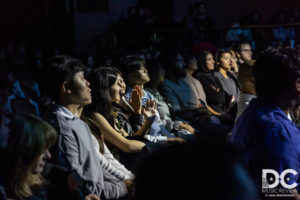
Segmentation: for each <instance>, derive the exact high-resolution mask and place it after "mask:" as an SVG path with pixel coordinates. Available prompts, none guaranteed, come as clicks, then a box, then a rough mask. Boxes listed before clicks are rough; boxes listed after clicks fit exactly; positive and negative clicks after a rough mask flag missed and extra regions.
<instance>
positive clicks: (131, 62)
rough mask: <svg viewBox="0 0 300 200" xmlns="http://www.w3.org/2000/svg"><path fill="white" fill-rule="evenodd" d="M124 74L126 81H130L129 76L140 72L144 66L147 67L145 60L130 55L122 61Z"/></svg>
mask: <svg viewBox="0 0 300 200" xmlns="http://www.w3.org/2000/svg"><path fill="white" fill-rule="evenodd" d="M121 62H122V67H121V69H122V73H123V75H124V77H125V79H126V80H127V79H128V75H129V74H131V73H134V72H136V71H138V70H139V69H140V68H141V67H142V66H145V59H144V58H141V57H139V56H136V55H129V56H126V57H124V58H123V59H122V61H121Z"/></svg>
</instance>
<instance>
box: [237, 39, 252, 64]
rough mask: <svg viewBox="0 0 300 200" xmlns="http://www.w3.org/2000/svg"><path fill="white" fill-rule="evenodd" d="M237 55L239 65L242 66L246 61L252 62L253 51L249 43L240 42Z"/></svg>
mask: <svg viewBox="0 0 300 200" xmlns="http://www.w3.org/2000/svg"><path fill="white" fill-rule="evenodd" d="M236 55H237V58H238V63H239V64H242V63H244V62H245V61H250V60H252V49H251V45H250V44H249V43H248V42H240V43H238V44H237V49H236Z"/></svg>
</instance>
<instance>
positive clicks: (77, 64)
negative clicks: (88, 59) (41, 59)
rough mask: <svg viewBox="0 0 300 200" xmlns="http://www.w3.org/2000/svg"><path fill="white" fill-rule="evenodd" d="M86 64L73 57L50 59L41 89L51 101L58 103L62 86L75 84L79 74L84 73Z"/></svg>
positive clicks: (42, 79)
mask: <svg viewBox="0 0 300 200" xmlns="http://www.w3.org/2000/svg"><path fill="white" fill-rule="evenodd" d="M85 69H86V66H85V65H84V63H83V62H82V61H80V60H78V59H76V58H73V57H71V56H55V57H52V58H50V59H49V61H48V62H47V64H46V67H45V70H44V71H43V74H42V76H41V77H42V78H41V79H40V85H41V89H42V91H43V92H44V93H46V94H47V95H48V96H49V97H50V99H51V100H53V101H57V100H58V98H59V96H60V88H61V85H62V84H63V83H64V82H65V81H67V82H69V83H70V84H72V83H73V78H74V76H75V74H76V73H77V72H80V71H84V70H85Z"/></svg>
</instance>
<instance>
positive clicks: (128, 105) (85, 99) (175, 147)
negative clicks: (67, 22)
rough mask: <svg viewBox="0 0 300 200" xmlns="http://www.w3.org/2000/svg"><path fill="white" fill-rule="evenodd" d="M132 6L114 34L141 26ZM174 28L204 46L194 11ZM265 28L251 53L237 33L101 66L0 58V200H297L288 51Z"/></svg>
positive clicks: (129, 54)
mask: <svg viewBox="0 0 300 200" xmlns="http://www.w3.org/2000/svg"><path fill="white" fill-rule="evenodd" d="M136 9H137V11H132V12H137V13H135V14H132V13H131V16H130V20H128V22H127V23H131V24H132V25H131V26H128V27H129V28H133V27H135V26H134V25H136V26H137V28H138V31H140V32H142V31H143V30H145V29H151V28H153V26H154V25H155V24H156V23H155V20H156V18H155V16H151V15H150V14H149V13H148V12H149V10H147V9H146V7H145V6H138V7H137V8H136ZM276 16H277V17H276V18H274V20H276V21H278V22H277V23H281V24H282V23H283V21H284V20H286V19H285V13H284V12H278V13H277V15H276ZM250 19H251V20H250V21H251V22H249V18H247V19H244V18H243V19H241V21H240V22H239V23H238V24H236V25H234V26H233V27H240V26H243V25H245V23H246V24H247V23H248V24H257V25H258V24H260V19H259V13H257V12H254V13H252V15H251V17H250ZM247 20H248V21H247ZM243 23H244V24H243ZM184 24H185V25H186V26H187V27H188V28H190V29H192V32H191V37H193V39H194V41H196V42H204V41H205V42H212V40H213V38H214V35H213V34H209V32H206V33H205V34H203V32H202V31H201V30H202V29H203V28H209V27H213V25H214V24H213V20H212V18H211V16H209V14H208V12H207V11H206V7H205V5H204V4H202V3H198V4H196V5H194V7H191V8H190V10H189V13H188V15H187V16H186V18H185V19H184ZM272 31H273V33H274V38H275V39H276V41H275V40H274V41H273V42H271V43H270V46H269V47H268V48H265V49H263V50H262V49H261V51H258V50H257V49H256V51H254V49H253V48H255V47H258V46H260V40H259V39H261V37H260V36H259V33H258V32H253V33H252V35H251V30H250V29H249V30H247V29H243V30H242V29H232V30H230V31H229V32H228V33H227V35H226V40H228V46H226V47H219V48H217V47H216V48H215V49H213V48H205V47H209V46H205V45H204V46H202V47H201V48H199V49H198V50H197V51H195V48H194V47H195V43H194V44H192V45H191V43H189V42H187V41H186V40H181V41H177V40H174V41H171V42H170V41H165V43H163V44H162V45H158V46H156V47H155V49H151V50H150V49H148V51H145V49H142V48H140V45H141V44H140V43H138V44H137V45H136V46H135V48H134V49H138V50H135V51H131V50H124V49H123V50H122V51H119V54H118V55H114V56H111V55H110V56H107V57H105V56H104V55H102V56H103V58H105V59H104V60H103V59H102V58H101V59H100V58H97V57H94V55H89V56H88V58H87V59H86V60H84V61H82V60H81V59H79V58H76V57H73V56H69V55H64V54H62V53H59V51H58V50H57V51H55V52H56V53H55V54H54V55H51V56H47V58H46V57H43V56H42V54H41V51H39V50H37V51H36V52H35V53H34V54H32V56H29V57H28V55H27V49H26V45H24V44H23V45H20V46H19V47H18V48H17V49H16V50H14V48H13V47H10V48H8V50H7V51H6V50H2V51H1V54H0V59H1V60H0V111H1V115H0V122H1V123H0V157H1V160H2V162H1V164H0V200H2V199H20V200H24V199H30V200H41V199H85V200H99V199H102V200H103V199H137V200H143V199H194V198H197V199H202V198H203V199H204V198H210V199H228V200H229V199H232V200H233V199H244V200H258V199H265V198H266V199H267V198H271V199H272V198H274V199H275V198H291V199H300V194H299V192H300V176H299V173H300V167H299V166H300V146H299V144H300V130H299V125H300V123H299V119H300V114H299V106H300V46H297V45H296V44H295V41H293V40H294V39H295V32H294V30H293V28H292V27H289V28H286V27H280V28H278V29H275V28H274V29H273V30H272ZM283 32H285V34H283ZM144 36H145V38H143V39H142V40H143V42H144V44H149V42H150V41H148V40H147V39H148V38H149V37H148V36H147V35H144ZM253 38H254V39H253ZM254 40H255V45H254V43H253V41H254ZM132 45H134V43H133V44H132ZM262 46H264V44H262V45H261V46H260V47H262ZM139 48H140V49H139ZM120 52H121V53H120ZM98 61H99V62H98Z"/></svg>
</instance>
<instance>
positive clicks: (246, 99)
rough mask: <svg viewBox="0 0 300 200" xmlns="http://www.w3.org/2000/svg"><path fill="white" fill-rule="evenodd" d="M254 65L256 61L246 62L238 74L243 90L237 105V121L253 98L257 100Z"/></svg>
mask: <svg viewBox="0 0 300 200" xmlns="http://www.w3.org/2000/svg"><path fill="white" fill-rule="evenodd" d="M253 65H254V61H252V62H250V61H245V62H244V63H243V64H241V66H240V70H239V73H238V82H239V85H240V88H241V94H240V99H239V100H238V103H237V114H236V117H235V121H236V120H237V119H238V118H239V117H240V116H241V114H242V113H243V112H244V110H245V109H246V108H247V106H248V105H249V103H250V101H251V100H252V99H253V98H256V92H255V88H254V82H255V81H254V77H253V74H252V66H253Z"/></svg>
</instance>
